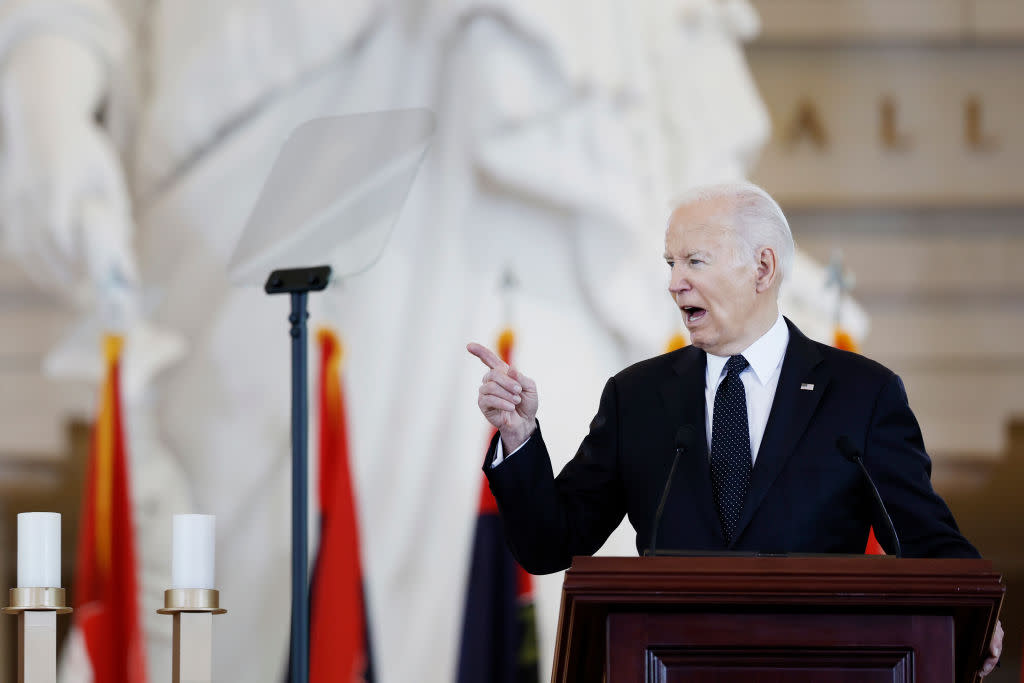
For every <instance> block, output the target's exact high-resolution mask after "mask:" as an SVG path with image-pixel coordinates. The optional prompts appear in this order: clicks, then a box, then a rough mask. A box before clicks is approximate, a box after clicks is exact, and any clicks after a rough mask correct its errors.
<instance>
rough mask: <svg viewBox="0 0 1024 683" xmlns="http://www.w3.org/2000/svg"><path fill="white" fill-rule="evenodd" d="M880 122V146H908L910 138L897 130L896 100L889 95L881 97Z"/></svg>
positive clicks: (889, 147) (894, 148) (891, 148)
mask: <svg viewBox="0 0 1024 683" xmlns="http://www.w3.org/2000/svg"><path fill="white" fill-rule="evenodd" d="M880 124H881V127H880V129H879V134H880V135H881V138H882V147H884V148H886V149H890V150H904V149H907V148H909V147H910V138H909V137H908V136H907V135H905V134H903V133H901V132H900V131H899V122H898V121H897V116H896V101H895V100H893V98H892V97H891V96H889V95H886V96H885V97H883V98H882V107H881V121H880Z"/></svg>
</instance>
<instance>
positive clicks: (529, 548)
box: [468, 184, 1002, 675]
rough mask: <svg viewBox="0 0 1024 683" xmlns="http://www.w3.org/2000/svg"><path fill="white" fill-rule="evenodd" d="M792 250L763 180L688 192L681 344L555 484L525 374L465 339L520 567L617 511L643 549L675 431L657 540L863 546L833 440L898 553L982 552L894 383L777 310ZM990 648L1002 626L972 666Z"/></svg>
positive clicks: (679, 289)
mask: <svg viewBox="0 0 1024 683" xmlns="http://www.w3.org/2000/svg"><path fill="white" fill-rule="evenodd" d="M793 253H794V246H793V236H792V233H791V232H790V229H789V224H788V223H787V221H786V218H785V216H784V215H783V213H782V210H781V209H780V208H779V206H778V204H777V203H776V202H775V201H774V200H773V199H772V198H771V197H770V196H769V195H768V194H767V193H766V192H765V191H764V190H762V189H761V188H759V187H757V186H755V185H750V184H735V185H716V186H711V187H705V188H700V189H697V190H695V191H693V192H691V193H690V194H689V195H688V196H686V197H685V198H684V199H683V200H682V202H681V203H680V205H679V207H678V208H677V209H676V210H675V211H674V212H673V213H672V215H671V217H670V219H669V224H668V229H667V231H666V233H665V261H666V262H667V264H668V267H669V269H670V272H671V278H670V281H669V292H670V293H671V294H672V298H673V299H674V300H675V303H676V306H677V307H678V308H679V311H680V313H681V314H682V316H683V322H684V324H685V325H686V329H687V330H688V332H689V334H690V339H691V342H692V345H691V346H689V347H686V348H683V349H680V350H678V351H674V352H671V353H667V354H664V355H662V356H658V357H656V358H651V359H649V360H646V361H643V362H641V363H637V364H636V365H633V366H631V367H629V368H626V369H625V370H623V371H622V372H620V373H618V374H617V375H615V376H614V377H612V378H611V379H609V380H608V382H607V384H606V385H605V388H604V392H603V394H602V396H601V402H600V406H599V408H598V411H597V415H596V416H595V417H594V419H593V421H592V422H591V424H590V432H589V434H588V435H587V436H586V438H585V439H584V440H583V443H582V444H581V445H580V447H579V451H578V452H577V453H576V456H575V457H574V458H573V459H572V460H571V461H570V462H569V463H568V464H567V465H566V466H565V468H564V469H563V470H562V472H561V473H560V474H559V475H558V477H555V476H553V473H552V469H551V461H550V459H549V457H548V454H547V450H546V448H545V445H544V439H543V436H542V435H541V430H540V426H539V425H538V422H537V418H536V414H537V405H538V397H537V387H536V384H535V383H534V382H533V380H531V379H530V378H529V377H527V376H526V375H524V374H522V373H521V372H519V371H518V370H517V369H515V368H511V367H508V366H507V365H505V364H504V363H503V362H502V361H501V359H500V358H498V357H497V356H496V355H495V354H494V353H493V352H492V351H490V350H489V349H487V348H485V347H483V346H480V345H479V344H470V345H469V346H468V350H469V351H470V353H472V354H473V355H475V356H477V357H478V358H480V360H481V361H483V362H484V363H485V364H486V365H487V366H488V367H489V368H490V369H489V371H488V372H487V374H486V375H485V376H484V379H483V382H482V384H481V386H480V392H479V400H478V404H479V407H480V410H481V412H482V413H483V414H484V417H486V418H487V420H488V421H489V422H490V423H491V424H492V425H494V427H496V428H497V430H498V435H496V436H495V441H494V442H493V443H492V444H491V446H490V449H489V452H488V454H487V458H486V462H485V465H484V471H485V473H486V475H487V477H488V479H489V480H490V485H491V490H492V491H493V492H494V495H495V497H496V498H497V501H498V505H499V508H500V510H501V515H502V518H503V520H504V525H505V529H506V533H507V535H508V540H509V545H510V547H511V549H512V552H513V554H514V555H515V556H516V558H517V559H518V560H519V562H520V563H521V564H522V565H523V567H524V568H526V569H527V570H528V571H531V572H534V573H548V572H553V571H557V570H560V569H564V568H566V567H568V566H569V564H570V562H571V558H572V557H573V556H574V555H589V554H592V553H594V552H595V551H597V549H598V548H600V546H601V545H602V544H603V543H604V541H605V539H606V538H607V537H608V535H609V534H610V533H611V532H612V531H613V530H614V529H615V528H616V526H618V524H619V522H620V521H621V520H622V516H623V515H628V516H629V521H630V522H631V523H632V525H633V528H634V529H635V530H636V532H637V549H638V550H641V551H642V550H643V548H645V547H646V546H647V542H648V539H651V531H652V527H653V526H654V525H655V523H656V521H655V516H656V513H655V507H656V505H655V504H656V502H657V501H658V499H659V498H660V496H661V492H662V489H663V487H664V485H665V481H666V479H667V478H668V476H669V467H670V464H671V462H672V458H671V457H670V456H671V454H672V453H673V451H674V450H675V448H676V447H677V446H679V445H682V444H680V443H678V442H679V441H680V440H682V441H683V442H689V443H686V447H687V451H688V453H687V456H689V457H683V458H681V459H680V460H679V465H678V467H679V472H678V473H677V474H676V475H675V477H674V488H673V489H672V495H670V496H669V497H668V499H667V501H666V504H665V507H664V514H663V517H662V521H661V523H660V527H659V528H658V530H657V544H658V545H659V546H662V547H670V548H676V549H687V550H696V551H702V550H704V551H710V552H714V551H722V550H738V551H760V552H772V553H858V552H863V549H864V546H865V543H866V541H867V537H868V531H869V528H870V527H871V525H872V523H873V522H874V521H875V519H876V518H875V513H876V511H875V508H874V506H873V505H872V502H871V500H870V497H869V496H867V495H865V492H864V491H865V489H864V486H865V483H864V480H863V475H862V473H861V471H860V469H859V467H858V466H857V465H856V464H855V463H854V462H851V461H849V460H847V458H844V457H843V455H842V454H841V453H840V451H839V450H838V448H837V441H839V440H840V439H843V440H844V441H846V443H847V444H850V445H848V446H847V449H855V450H857V451H859V452H861V453H863V463H864V465H865V466H866V467H867V470H868V472H870V473H871V476H872V478H873V479H874V480H875V481H876V482H877V485H878V489H879V492H880V493H881V496H882V499H883V500H884V501H885V504H886V506H887V507H888V510H889V512H890V514H891V516H892V521H893V524H894V526H895V529H896V531H897V535H898V537H899V538H900V539H902V547H903V553H904V554H905V555H907V556H913V557H978V551H977V550H975V548H974V546H972V545H971V544H970V543H969V542H968V541H967V540H966V539H965V538H964V537H963V536H962V535H961V534H960V531H959V530H958V529H957V526H956V522H955V521H954V520H953V516H952V514H951V513H950V511H949V508H948V507H947V506H946V504H945V503H944V502H943V501H942V499H941V498H940V497H939V496H938V495H937V494H936V493H935V491H934V490H933V489H932V486H931V483H930V472H931V461H930V459H929V457H928V454H927V453H926V452H925V449H924V443H923V439H922V436H921V431H920V428H919V427H918V424H917V420H916V419H915V417H914V414H913V413H912V412H911V410H910V407H909V405H908V403H907V396H906V392H905V391H904V388H903V383H902V382H901V381H900V378H899V377H898V376H897V375H895V374H894V373H893V372H892V371H890V370H888V369H887V368H885V367H883V366H881V365H879V364H878V363H875V362H874V361H871V360H868V359H867V358H864V357H863V356H859V355H856V354H853V353H848V352H845V351H840V350H838V349H834V348H831V347H829V346H825V345H823V344H819V343H817V342H814V341H811V340H810V339H808V338H807V337H806V336H804V335H803V334H802V333H801V332H800V330H798V329H797V328H796V327H795V326H794V325H793V324H792V323H791V322H789V321H788V320H786V319H785V318H783V317H782V315H781V314H780V313H779V307H778V295H779V286H780V285H781V283H782V280H783V278H784V277H785V276H786V273H787V272H788V271H789V269H790V268H791V264H792V261H793ZM681 428H682V429H681ZM687 433H688V434H690V435H691V436H690V437H689V438H687V437H686V436H685V434H687ZM1001 645H1002V628H1001V627H997V629H996V634H995V636H994V637H993V641H992V646H991V650H992V656H991V657H990V658H989V659H988V660H987V661H986V662H985V665H984V667H983V669H982V672H981V673H982V675H984V674H987V673H988V672H989V671H991V669H992V668H993V667H994V666H995V664H996V662H997V660H998V654H999V650H1000V649H1001Z"/></svg>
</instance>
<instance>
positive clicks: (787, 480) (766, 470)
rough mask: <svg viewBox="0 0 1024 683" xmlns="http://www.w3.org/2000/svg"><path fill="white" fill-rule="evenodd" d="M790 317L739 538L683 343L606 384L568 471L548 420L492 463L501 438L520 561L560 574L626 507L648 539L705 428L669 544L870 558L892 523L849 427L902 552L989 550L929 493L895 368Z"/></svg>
mask: <svg viewBox="0 0 1024 683" xmlns="http://www.w3.org/2000/svg"><path fill="white" fill-rule="evenodd" d="M786 322H787V324H788V325H789V333H790V340H789V346H788V347H787V349H786V355H785V358H784V360H783V364H782V370H781V375H780V377H779V384H778V388H777V389H776V393H775V400H774V402H773V404H772V409H771V414H770V416H769V419H768V425H767V427H766V429H765V433H764V437H763V439H762V442H761V447H760V450H759V452H758V454H757V459H756V461H755V464H754V469H753V473H752V476H751V482H750V491H749V493H748V495H747V499H746V502H745V504H744V508H743V512H742V515H741V518H740V522H739V526H738V527H737V532H736V535H735V536H734V538H733V541H732V543H731V544H728V545H727V544H726V543H725V540H724V538H723V536H722V532H721V525H720V523H719V519H718V513H717V511H716V509H715V504H714V500H713V497H712V493H711V475H710V465H709V457H708V450H707V436H706V428H705V412H704V402H705V398H704V386H705V365H706V361H707V355H706V354H705V353H704V352H703V351H701V350H700V349H697V348H694V347H686V348H683V349H680V350H678V351H674V352H672V353H668V354H665V355H662V356H658V357H655V358H651V359H649V360H646V361H643V362H640V363H637V364H636V365H633V366H631V367H629V368H626V369H625V370H623V371H622V372H620V373H618V374H617V375H615V376H614V377H612V378H611V379H609V380H608V383H607V384H606V385H605V388H604V392H603V393H602V395H601V403H600V407H599V408H598V412H597V415H596V416H595V417H594V419H593V421H592V422H591V424H590V433H589V434H588V435H587V437H586V438H585V439H584V440H583V443H582V444H581V445H580V448H579V451H578V452H577V453H576V456H575V457H574V458H573V459H572V461H570V462H569V463H568V464H567V465H566V466H565V468H564V469H563V470H562V472H561V473H560V474H559V475H558V476H557V477H555V476H553V472H552V469H551V461H550V459H549V457H548V453H547V449H546V447H545V445H544V439H543V436H542V435H541V434H540V430H539V429H538V431H537V432H536V433H535V434H533V436H532V437H531V438H530V440H529V441H528V442H527V443H526V444H525V445H524V446H523V447H522V448H521V449H520V450H519V451H517V452H516V453H515V454H514V455H512V456H510V457H508V458H507V459H506V460H505V461H504V462H502V463H501V464H500V465H499V466H498V467H495V468H492V467H490V460H491V459H492V458H493V453H494V446H495V443H496V441H492V443H491V446H490V449H489V450H488V455H487V461H486V462H485V463H484V472H485V473H486V475H487V477H488V479H489V480H490V486H491V491H492V492H493V493H494V496H495V498H496V499H497V501H498V507H499V510H500V512H501V516H502V519H503V521H504V526H505V531H506V535H507V537H508V541H509V545H510V547H511V549H512V552H513V554H514V555H515V556H516V559H518V560H519V562H520V564H522V565H523V567H524V568H526V569H527V570H528V571H530V572H533V573H549V572H553V571H558V570H560V569H565V568H566V567H568V566H569V564H570V563H571V560H572V557H573V556H574V555H589V554H592V553H594V552H595V551H596V550H597V549H598V548H600V547H601V545H602V544H603V543H604V541H605V539H607V537H608V536H609V534H611V532H612V531H613V530H614V529H615V528H616V527H617V526H618V525H619V523H620V522H621V521H622V517H623V515H628V517H629V521H630V523H631V524H632V525H633V528H634V529H635V530H636V533H637V550H638V551H642V550H643V549H644V548H646V547H647V545H648V543H649V539H650V533H651V526H652V524H653V521H654V514H655V508H656V507H657V504H658V500H659V498H660V496H661V492H662V489H663V487H664V485H665V482H666V480H667V478H668V474H669V469H670V467H671V465H672V457H673V454H674V452H675V446H674V440H675V435H676V432H677V430H678V429H679V427H681V426H682V425H692V426H693V428H694V430H695V432H696V434H697V439H696V444H695V445H694V448H692V449H691V450H690V452H687V453H685V454H684V455H683V457H682V458H681V459H680V462H679V465H678V467H677V469H676V473H675V477H674V481H673V485H672V490H671V493H670V494H669V498H668V501H667V503H666V505H665V511H664V516H663V518H662V521H661V525H660V530H659V532H658V543H657V547H658V548H659V549H679V550H693V551H708V552H718V551H725V550H736V551H758V552H769V553H863V551H864V547H865V544H866V542H867V537H868V529H869V527H870V526H871V525H875V527H876V529H879V530H881V529H882V528H884V525H883V523H882V521H881V520H880V519H879V518H878V516H877V508H876V506H875V505H874V504H873V503H872V497H871V493H870V489H869V488H867V484H866V483H865V481H864V478H863V475H862V474H861V472H860V469H859V468H858V467H857V465H856V464H854V463H852V462H850V461H849V460H847V459H846V458H844V457H843V456H842V455H841V454H840V453H839V451H838V450H837V449H836V439H837V438H838V437H839V436H841V435H846V436H849V437H850V439H852V440H853V443H854V444H855V445H856V446H857V447H858V448H860V449H861V450H862V451H863V453H864V464H865V466H866V467H867V469H868V471H869V472H870V473H871V476H872V477H873V478H874V480H875V482H876V484H877V486H878V489H879V491H880V493H881V496H882V498H883V500H884V501H885V504H886V506H887V507H888V509H889V513H890V515H891V517H892V520H893V523H894V524H895V526H896V530H897V533H898V535H899V537H900V540H901V542H902V544H903V554H904V556H906V557H978V552H977V550H975V549H974V547H973V546H972V545H971V544H970V543H969V542H967V541H966V540H965V539H964V537H963V536H962V535H961V534H960V532H959V530H958V529H957V526H956V522H955V521H954V520H953V516H952V514H950V511H949V508H948V507H947V506H946V504H945V503H944V502H943V500H942V499H941V498H940V497H939V496H938V495H937V494H936V493H935V491H934V490H933V489H932V486H931V480H930V475H931V460H930V459H929V457H928V454H927V453H926V452H925V449H924V443H923V440H922V437H921V430H920V428H919V426H918V423H917V419H916V418H915V417H914V414H913V413H912V412H911V410H910V407H909V405H908V403H907V395H906V392H905V390H904V388H903V383H902V382H901V381H900V378H899V377H898V376H897V375H895V374H894V373H893V372H892V371H890V370H888V369H887V368H885V367H883V366H882V365H879V364H878V363H875V362H874V361H871V360H869V359H867V358H865V357H863V356H860V355H857V354H853V353H848V352H846V351H840V350H838V349H834V348H832V347H829V346H825V345H824V344H819V343H817V342H815V341H812V340H810V339H808V338H807V337H806V336H804V335H803V334H802V333H801V332H800V331H799V330H798V329H797V328H796V327H795V326H794V325H793V324H792V323H791V322H789V321H788V320H787V321H786ZM801 385H813V387H814V388H813V389H811V390H807V389H801ZM495 438H497V437H495ZM880 538H882V535H881V533H880Z"/></svg>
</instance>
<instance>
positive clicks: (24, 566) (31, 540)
mask: <svg viewBox="0 0 1024 683" xmlns="http://www.w3.org/2000/svg"><path fill="white" fill-rule="evenodd" d="M18 588H60V515H59V514H58V513H56V512H22V513H19V514H18Z"/></svg>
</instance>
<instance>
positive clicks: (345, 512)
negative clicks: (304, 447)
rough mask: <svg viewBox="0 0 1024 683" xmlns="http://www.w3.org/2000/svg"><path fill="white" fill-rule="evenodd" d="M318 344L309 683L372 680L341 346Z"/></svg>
mask: <svg viewBox="0 0 1024 683" xmlns="http://www.w3.org/2000/svg"><path fill="white" fill-rule="evenodd" d="M317 341H318V343H319V345H320V550H319V552H318V554H317V559H316V563H315V565H314V570H313V587H312V590H311V597H310V600H311V603H312V604H311V607H310V669H309V680H310V682H311V683H350V682H351V681H372V680H373V661H372V656H371V653H370V639H369V630H368V628H367V623H366V609H365V602H364V598H363V575H362V567H361V563H360V560H359V556H360V554H359V525H358V518H357V516H356V501H355V495H354V490H353V486H352V475H351V472H350V470H349V456H348V433H347V429H346V425H345V395H344V392H343V391H342V387H341V359H342V348H341V342H340V341H339V340H338V337H337V335H336V334H334V333H333V332H331V331H330V330H326V329H321V330H319V331H318V332H317Z"/></svg>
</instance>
